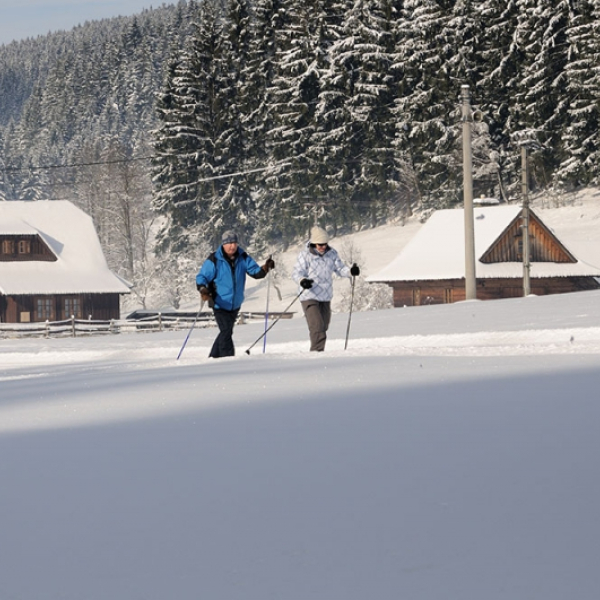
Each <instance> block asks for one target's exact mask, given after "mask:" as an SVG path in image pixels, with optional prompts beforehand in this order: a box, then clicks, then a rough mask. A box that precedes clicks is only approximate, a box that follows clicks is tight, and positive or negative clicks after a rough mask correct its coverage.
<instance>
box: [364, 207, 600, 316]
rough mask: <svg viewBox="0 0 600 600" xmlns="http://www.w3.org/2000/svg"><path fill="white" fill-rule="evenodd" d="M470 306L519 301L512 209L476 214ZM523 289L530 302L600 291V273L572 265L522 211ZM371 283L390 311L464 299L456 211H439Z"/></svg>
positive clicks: (517, 223) (518, 238) (518, 226)
mask: <svg viewBox="0 0 600 600" xmlns="http://www.w3.org/2000/svg"><path fill="white" fill-rule="evenodd" d="M474 223H475V259H476V264H475V271H476V279H477V287H476V293H477V299H478V300H492V299H498V298H510V297H518V296H522V295H523V229H522V223H523V219H522V209H521V208H520V207H519V206H498V207H476V208H475V209H474ZM529 239H530V244H529V247H530V265H531V266H530V271H529V274H530V275H529V276H530V289H531V293H532V294H534V295H538V296H542V295H546V294H560V293H564V292H574V291H579V290H591V289H597V288H599V287H600V283H599V279H598V278H599V277H600V269H598V268H595V267H593V266H590V265H588V264H586V263H585V262H583V261H581V260H578V259H577V258H576V257H575V256H574V255H573V254H572V253H571V252H570V251H569V250H568V249H567V248H566V247H565V245H564V244H563V243H562V242H561V241H560V240H559V239H558V238H557V237H556V235H555V234H554V233H553V232H552V231H551V230H550V229H549V228H548V227H547V226H546V225H544V223H543V222H542V220H541V219H540V218H539V217H538V216H537V215H536V214H535V213H534V212H533V211H530V219H529ZM367 281H369V282H371V283H375V282H378V283H387V284H388V285H389V286H391V287H392V288H393V290H394V306H419V305H423V304H444V303H451V302H457V301H461V300H464V299H465V234H464V211H463V210H462V209H455V210H439V211H437V212H435V213H434V214H433V215H432V216H431V217H430V219H429V220H428V221H427V223H425V225H423V227H422V228H421V229H420V230H419V232H418V233H417V234H416V235H415V237H414V238H413V239H412V240H411V241H410V242H409V243H408V244H407V245H406V247H405V248H404V249H403V250H402V252H401V253H400V254H399V255H398V256H397V257H396V258H395V259H394V260H393V261H392V262H391V263H390V264H389V265H388V266H387V267H385V268H384V269H383V270H381V271H380V272H379V273H377V274H375V275H373V276H371V277H368V278H367Z"/></svg>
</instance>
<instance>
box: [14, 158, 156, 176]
mask: <svg viewBox="0 0 600 600" xmlns="http://www.w3.org/2000/svg"><path fill="white" fill-rule="evenodd" d="M153 158H155V157H154V156H136V157H133V158H121V159H115V160H99V161H96V162H81V163H71V164H65V165H46V166H32V167H4V169H3V170H4V171H6V172H7V173H24V172H27V171H51V170H53V169H74V168H77V167H97V166H101V165H117V164H123V163H130V162H136V161H141V160H152V159H153Z"/></svg>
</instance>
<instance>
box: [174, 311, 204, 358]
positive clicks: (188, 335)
mask: <svg viewBox="0 0 600 600" xmlns="http://www.w3.org/2000/svg"><path fill="white" fill-rule="evenodd" d="M203 307H204V300H203V301H202V302H201V304H200V308H199V309H198V312H197V313H196V317H195V318H194V322H193V323H192V326H191V327H190V330H189V331H188V334H187V335H186V336H185V340H184V342H183V346H181V350H180V351H179V354H178V355H177V360H179V357H180V356H181V355H182V354H183V349H184V348H185V345H186V344H187V343H188V340H189V339H190V335H192V330H193V329H194V326H195V325H196V321H197V320H198V317H199V316H200V313H201V312H202V308H203Z"/></svg>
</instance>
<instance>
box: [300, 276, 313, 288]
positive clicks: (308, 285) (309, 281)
mask: <svg viewBox="0 0 600 600" xmlns="http://www.w3.org/2000/svg"><path fill="white" fill-rule="evenodd" d="M312 284H313V280H312V279H306V278H304V279H301V280H300V287H301V288H304V289H305V290H310V288H311V287H312Z"/></svg>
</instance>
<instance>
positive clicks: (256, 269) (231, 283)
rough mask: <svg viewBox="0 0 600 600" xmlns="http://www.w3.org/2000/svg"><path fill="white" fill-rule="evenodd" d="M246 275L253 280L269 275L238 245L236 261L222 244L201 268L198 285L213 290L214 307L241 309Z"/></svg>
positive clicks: (197, 278) (197, 280) (197, 276)
mask: <svg viewBox="0 0 600 600" xmlns="http://www.w3.org/2000/svg"><path fill="white" fill-rule="evenodd" d="M246 274H248V275H250V277H253V278H254V279H262V278H263V277H265V275H266V273H265V271H264V270H263V269H262V267H260V266H259V265H258V263H257V262H256V261H255V260H254V259H253V258H252V257H251V256H250V255H249V254H248V253H247V252H245V251H244V249H243V248H240V247H238V249H237V252H236V254H235V256H234V257H233V260H229V259H228V258H227V257H226V255H225V254H224V253H223V246H219V249H218V250H217V251H216V252H213V253H212V254H211V255H210V256H209V257H208V258H207V259H206V260H205V261H204V263H203V264H202V267H200V271H199V272H198V275H196V285H197V287H198V288H200V287H201V286H204V287H206V288H208V289H209V290H211V291H212V292H213V299H214V308H217V309H219V308H220V309H223V310H238V309H239V308H240V306H241V305H242V302H243V301H244V289H245V287H246Z"/></svg>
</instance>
